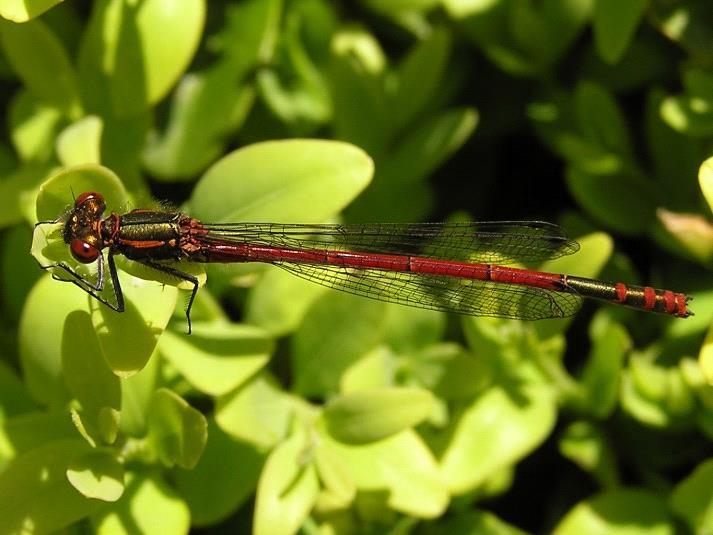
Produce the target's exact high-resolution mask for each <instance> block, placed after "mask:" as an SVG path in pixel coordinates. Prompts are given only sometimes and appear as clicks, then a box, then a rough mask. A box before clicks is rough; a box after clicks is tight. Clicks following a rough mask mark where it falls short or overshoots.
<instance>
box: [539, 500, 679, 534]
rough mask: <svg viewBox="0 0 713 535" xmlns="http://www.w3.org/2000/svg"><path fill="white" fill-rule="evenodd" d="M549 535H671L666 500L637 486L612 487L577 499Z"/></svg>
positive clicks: (672, 526)
mask: <svg viewBox="0 0 713 535" xmlns="http://www.w3.org/2000/svg"><path fill="white" fill-rule="evenodd" d="M552 533H553V535H575V534H577V535H581V534H582V533H607V534H610V535H639V534H641V535H644V534H646V535H673V534H674V533H676V529H675V526H674V523H673V519H672V518H670V517H669V515H668V513H667V508H666V503H665V502H664V501H663V500H662V499H661V498H659V497H658V496H657V495H655V494H653V493H651V492H649V491H646V490H639V489H616V490H611V491H608V492H604V493H602V494H599V495H597V496H595V497H594V498H591V499H589V500H586V501H583V502H580V503H579V504H577V505H576V506H575V507H574V508H572V509H570V511H569V513H567V515H566V516H565V517H564V518H563V519H562V520H561V521H560V523H559V524H558V525H557V527H556V528H555V529H554V531H553V532H552Z"/></svg>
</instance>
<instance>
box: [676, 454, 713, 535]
mask: <svg viewBox="0 0 713 535" xmlns="http://www.w3.org/2000/svg"><path fill="white" fill-rule="evenodd" d="M669 503H670V504H671V508H672V509H673V510H674V511H675V512H676V513H677V514H678V515H679V516H680V517H682V518H683V519H684V520H685V521H686V524H688V528H689V529H690V530H691V532H692V533H707V532H710V531H713V459H708V460H707V461H704V462H702V463H701V464H699V465H698V466H697V467H696V469H695V470H694V471H693V472H692V473H691V474H690V475H688V477H686V478H684V479H683V480H682V481H681V482H679V483H678V484H677V485H676V487H675V488H674V489H673V492H672V493H671V496H670V498H669Z"/></svg>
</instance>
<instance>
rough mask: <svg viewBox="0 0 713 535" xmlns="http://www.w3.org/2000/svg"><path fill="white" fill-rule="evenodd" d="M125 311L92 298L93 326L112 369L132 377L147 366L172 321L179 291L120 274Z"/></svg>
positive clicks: (118, 373)
mask: <svg viewBox="0 0 713 535" xmlns="http://www.w3.org/2000/svg"><path fill="white" fill-rule="evenodd" d="M118 274H119V281H120V284H121V288H122V291H123V293H124V298H125V301H126V305H125V306H126V309H125V310H124V312H122V313H118V312H115V311H114V310H111V309H110V308H109V307H107V306H106V305H104V304H103V303H100V302H99V301H97V300H95V299H92V300H91V301H90V303H89V305H90V308H91V311H92V323H93V325H94V330H95V332H96V334H97V337H98V338H99V344H100V346H101V348H102V353H103V354H104V357H105V358H106V361H107V363H108V364H109V367H110V368H111V369H112V370H113V371H114V373H115V374H117V375H118V376H119V377H123V378H126V377H129V376H131V375H133V374H134V373H136V372H138V371H139V370H141V368H143V367H144V366H145V365H146V362H147V361H148V359H149V357H150V356H151V354H152V353H153V350H154V348H155V347H156V344H157V343H158V339H159V337H160V336H161V333H163V331H164V329H165V328H166V325H168V320H170V319H171V315H172V314H173V309H174V308H175V306H176V299H177V294H178V290H176V288H174V287H173V286H164V285H161V284H158V283H156V282H153V281H145V280H143V279H139V278H136V277H132V276H131V275H128V274H126V273H124V272H122V271H119V273H118Z"/></svg>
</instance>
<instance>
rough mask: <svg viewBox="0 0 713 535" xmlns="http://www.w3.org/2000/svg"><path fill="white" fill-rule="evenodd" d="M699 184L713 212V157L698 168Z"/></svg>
mask: <svg viewBox="0 0 713 535" xmlns="http://www.w3.org/2000/svg"><path fill="white" fill-rule="evenodd" d="M698 184H699V185H700V187H701V191H702V192H703V197H705V199H706V202H707V203H708V208H709V210H710V211H711V212H713V157H712V158H708V159H707V160H706V161H705V162H703V163H702V164H701V167H700V169H699V170H698Z"/></svg>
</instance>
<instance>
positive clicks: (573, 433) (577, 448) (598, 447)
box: [559, 421, 619, 487]
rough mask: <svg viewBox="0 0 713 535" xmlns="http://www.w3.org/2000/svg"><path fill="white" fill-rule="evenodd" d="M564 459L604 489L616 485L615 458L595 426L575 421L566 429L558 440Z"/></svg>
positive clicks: (604, 438) (603, 435) (607, 442)
mask: <svg viewBox="0 0 713 535" xmlns="http://www.w3.org/2000/svg"><path fill="white" fill-rule="evenodd" d="M559 449H560V452H561V453H562V455H563V456H564V457H567V458H568V459H570V460H572V461H573V462H575V463H576V464H577V465H578V466H579V467H580V468H582V469H583V470H586V471H587V472H590V473H591V474H592V475H593V476H594V477H595V478H596V479H597V481H598V482H599V484H601V485H602V486H604V487H611V486H614V485H617V484H618V482H619V475H618V473H617V466H616V458H615V453H614V450H613V449H612V445H611V444H610V443H609V440H608V439H607V437H606V435H605V434H604V433H603V432H602V431H601V430H600V429H599V428H597V427H596V426H595V425H593V424H591V423H589V422H586V421H577V422H573V423H572V424H570V425H569V427H567V428H566V429H565V430H564V432H563V433H562V436H561V437H560V439H559Z"/></svg>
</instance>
